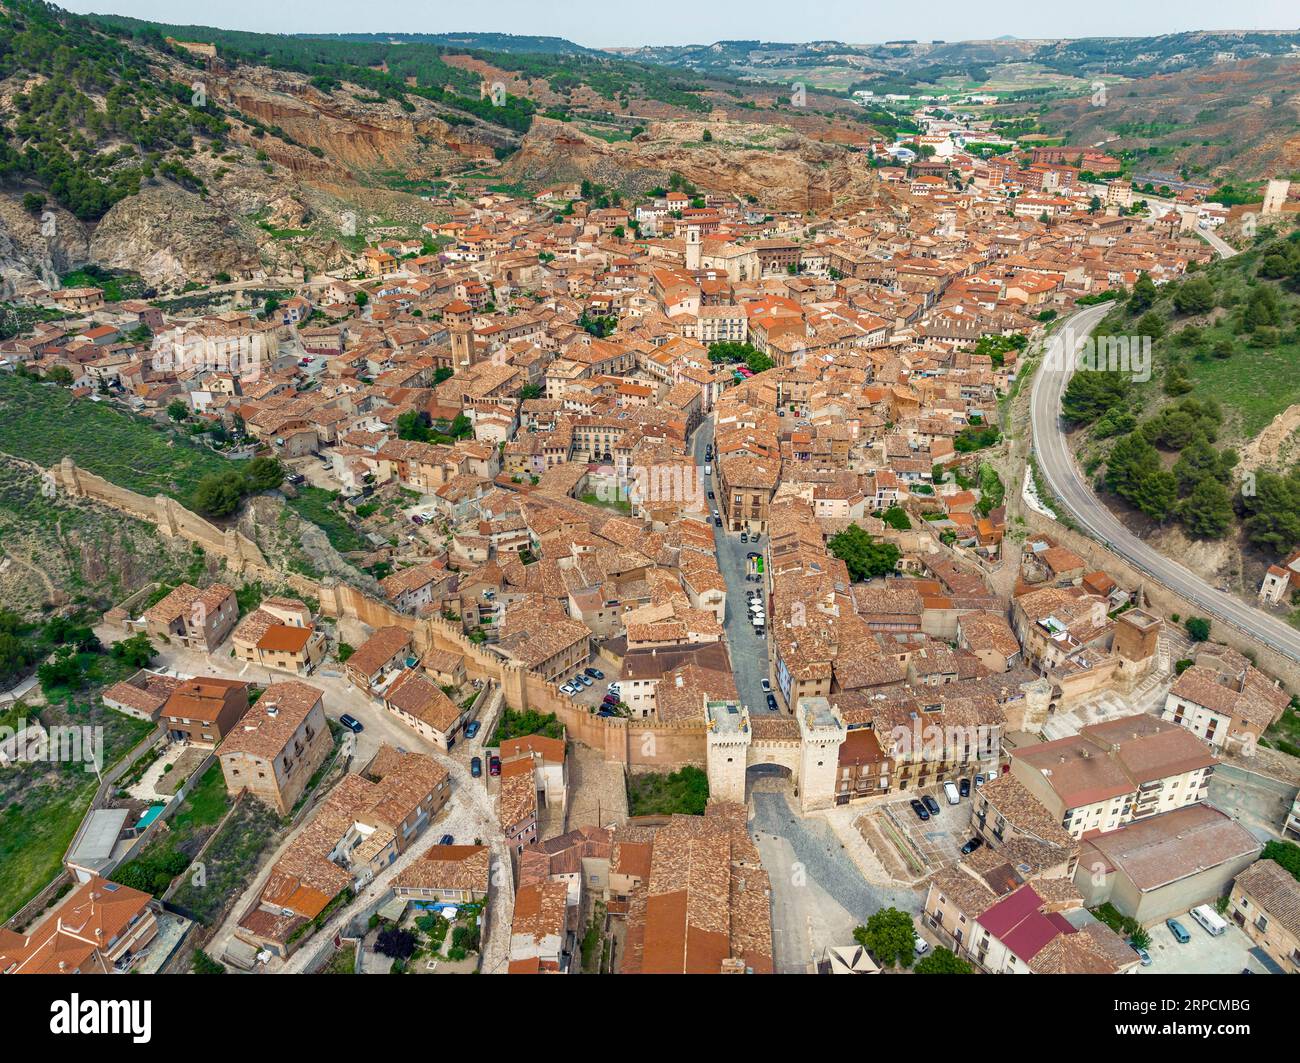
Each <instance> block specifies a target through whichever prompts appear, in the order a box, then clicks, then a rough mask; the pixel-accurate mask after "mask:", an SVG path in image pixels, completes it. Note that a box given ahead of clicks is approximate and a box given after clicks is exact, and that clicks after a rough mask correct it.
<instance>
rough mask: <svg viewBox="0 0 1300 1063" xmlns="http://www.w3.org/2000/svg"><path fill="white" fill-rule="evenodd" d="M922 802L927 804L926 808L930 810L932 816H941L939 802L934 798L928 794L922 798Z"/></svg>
mask: <svg viewBox="0 0 1300 1063" xmlns="http://www.w3.org/2000/svg"><path fill="white" fill-rule="evenodd" d="M921 800H922V801H924V802H925V807H926V808H927V809H929V810H930V815H932V816H937V815H938V814H939V812H940V808H939V802H938V801H936V800H935V799H934V798H933V797H931V796H930V795H929V794H926V795H925V796H924V797H923V798H921Z"/></svg>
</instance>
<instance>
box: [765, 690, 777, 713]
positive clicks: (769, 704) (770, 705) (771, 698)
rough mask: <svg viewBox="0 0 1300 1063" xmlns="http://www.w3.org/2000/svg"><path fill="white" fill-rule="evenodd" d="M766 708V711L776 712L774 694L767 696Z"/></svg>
mask: <svg viewBox="0 0 1300 1063" xmlns="http://www.w3.org/2000/svg"><path fill="white" fill-rule="evenodd" d="M767 707H768V709H769V710H771V711H772V712H776V695H775V694H769V695H768V696H767Z"/></svg>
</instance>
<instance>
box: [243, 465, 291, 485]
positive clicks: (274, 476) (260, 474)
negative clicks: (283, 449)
mask: <svg viewBox="0 0 1300 1063" xmlns="http://www.w3.org/2000/svg"><path fill="white" fill-rule="evenodd" d="M244 482H245V483H246V484H247V485H248V489H249V490H250V491H270V490H272V489H273V488H276V487H279V486H280V484H281V483H283V482H284V466H283V465H281V464H280V462H279V459H277V458H270V457H261V458H254V459H253V460H252V461H250V462H249V463H248V466H247V467H246V468H245V469H244Z"/></svg>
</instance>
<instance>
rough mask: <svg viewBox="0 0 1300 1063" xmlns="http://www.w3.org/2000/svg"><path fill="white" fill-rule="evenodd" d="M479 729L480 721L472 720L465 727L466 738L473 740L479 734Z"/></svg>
mask: <svg viewBox="0 0 1300 1063" xmlns="http://www.w3.org/2000/svg"><path fill="white" fill-rule="evenodd" d="M478 729H479V722H478V720H470V721H469V723H467V724H466V725H465V737H466V738H473V737H474V736H475V735H476V734H478Z"/></svg>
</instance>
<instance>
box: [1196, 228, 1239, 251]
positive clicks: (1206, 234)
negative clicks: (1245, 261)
mask: <svg viewBox="0 0 1300 1063" xmlns="http://www.w3.org/2000/svg"><path fill="white" fill-rule="evenodd" d="M1196 235H1197V236H1199V237H1200V238H1201V239H1202V240H1204V241H1205V242H1206V243H1207V244H1209V245H1210V246H1211V247H1212V248H1214V250H1215V252H1216V253H1217V254H1218V256H1219V257H1220V258H1232V256H1233V255H1235V254H1237V249H1236V248H1235V247H1233V246H1232V245H1231V244H1229V243H1228V242H1227V241H1226V240H1224V239H1223V238H1222V237H1221V236H1219V234H1218V233H1215V232H1212V231H1211V230H1209V229H1201V228H1197V230H1196Z"/></svg>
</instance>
